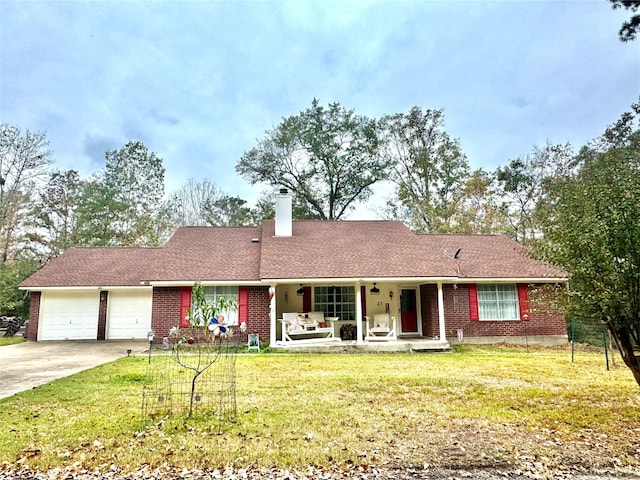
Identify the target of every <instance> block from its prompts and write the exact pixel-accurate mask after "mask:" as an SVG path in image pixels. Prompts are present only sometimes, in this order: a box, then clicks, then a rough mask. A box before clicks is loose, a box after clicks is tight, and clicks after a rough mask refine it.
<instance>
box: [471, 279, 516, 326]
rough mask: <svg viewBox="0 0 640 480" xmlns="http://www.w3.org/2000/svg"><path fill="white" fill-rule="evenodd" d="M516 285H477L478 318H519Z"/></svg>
mask: <svg viewBox="0 0 640 480" xmlns="http://www.w3.org/2000/svg"><path fill="white" fill-rule="evenodd" d="M518 312H519V308H518V289H517V288H516V285H509V284H507V285H503V284H490V285H482V284H481V285H478V313H479V315H480V320H519V318H520V315H519V313H518Z"/></svg>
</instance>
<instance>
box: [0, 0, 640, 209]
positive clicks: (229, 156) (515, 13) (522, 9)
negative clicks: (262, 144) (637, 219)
mask: <svg viewBox="0 0 640 480" xmlns="http://www.w3.org/2000/svg"><path fill="white" fill-rule="evenodd" d="M628 16H629V12H626V11H621V10H616V11H614V10H613V9H612V8H611V6H610V3H609V2H608V1H606V0H589V1H579V0H537V1H524V0H509V1H507V0H494V1H483V2H481V1H455V0H453V1H428V0H423V1H418V0H413V1H411V0H409V1H367V2H365V1H341V2H338V1H302V0H300V1H275V0H263V1H134V0H130V1H127V0H119V1H93V0H82V1H81V0H76V1H46V2H41V1H31V0H27V1H17V0H2V1H1V2H0V121H2V122H6V123H9V124H12V125H16V126H18V127H20V128H22V129H29V130H32V131H45V132H46V134H47V138H48V139H49V141H50V147H51V149H52V151H53V157H54V159H55V166H56V167H57V168H59V169H61V170H66V169H70V168H74V169H76V170H78V171H79V172H80V174H81V175H82V176H84V177H87V176H89V175H90V174H92V173H93V172H95V171H97V170H99V169H100V168H102V167H103V165H104V152H105V151H106V150H113V149H119V148H121V147H122V146H123V145H124V144H125V143H126V142H127V141H129V140H141V141H143V142H144V143H145V144H146V145H147V146H148V147H149V149H150V150H152V151H154V152H156V153H157V154H158V155H159V156H160V157H161V158H163V160H164V165H165V168H166V172H167V173H166V178H167V191H168V192H170V191H173V190H175V189H177V188H179V187H180V186H181V185H182V184H184V183H185V182H186V181H187V179H189V178H194V179H196V180H203V179H208V180H210V181H213V182H215V183H216V184H217V185H218V186H219V187H220V188H221V189H222V190H223V191H225V192H226V193H228V194H230V195H238V196H240V197H243V198H245V199H249V200H251V199H253V198H255V196H256V194H257V191H258V190H259V189H261V188H262V187H260V186H257V187H252V186H251V185H249V184H248V183H247V182H246V181H245V180H243V179H242V178H240V177H239V176H238V175H237V174H236V173H235V165H236V162H237V161H238V159H239V158H240V157H241V156H242V154H243V153H244V152H245V151H247V150H249V149H250V148H252V147H253V146H254V145H255V144H256V141H257V140H258V139H260V138H262V137H263V136H264V133H265V131H266V130H267V129H270V128H272V127H274V126H275V125H277V124H278V123H279V122H280V121H281V119H282V118H283V117H285V116H289V115H293V114H297V113H298V112H300V111H301V110H304V109H305V108H307V107H308V106H310V104H311V101H312V99H313V98H314V97H316V98H318V99H319V100H320V102H321V103H322V104H324V105H326V104H328V103H329V102H336V101H337V102H340V103H341V104H342V105H343V106H344V107H346V108H349V109H354V110H355V111H356V113H358V114H362V115H367V116H370V117H378V116H381V115H384V114H392V113H398V112H407V111H408V110H409V109H410V108H411V107H412V106H414V105H418V106H420V107H422V108H423V109H427V108H433V109H436V108H443V109H444V111H445V122H446V125H445V128H446V130H447V132H448V133H449V134H450V135H451V136H453V137H456V138H459V139H460V143H461V146H462V149H463V151H464V152H465V153H466V154H467V157H468V159H469V162H470V164H471V166H472V167H473V168H480V167H482V168H484V169H486V170H493V169H495V168H496V167H497V166H501V165H506V164H507V163H508V162H509V160H510V159H512V158H515V157H517V156H522V155H526V154H527V153H530V152H531V151H532V149H533V147H534V146H544V145H545V144H546V143H547V142H551V143H565V142H570V143H572V144H573V145H574V146H575V147H579V146H581V145H582V144H584V143H585V142H587V141H588V140H590V139H592V138H594V137H596V136H597V135H599V134H600V133H601V132H602V131H603V129H604V128H605V127H606V125H608V124H611V123H612V122H614V121H615V120H616V119H617V118H618V116H619V115H620V114H621V113H622V112H623V111H625V110H628V108H629V106H630V105H631V103H633V102H634V101H636V100H637V99H638V95H639V94H640V42H639V41H638V40H636V41H635V42H633V43H622V42H620V41H619V40H618V34H617V32H618V29H619V28H620V25H621V23H622V22H623V21H624V20H625V19H626V18H628ZM361 212H362V210H361ZM371 213H372V212H371ZM360 215H361V216H362V213H361V214H360ZM364 216H365V217H366V216H369V217H373V216H374V215H373V213H372V214H369V215H367V214H364Z"/></svg>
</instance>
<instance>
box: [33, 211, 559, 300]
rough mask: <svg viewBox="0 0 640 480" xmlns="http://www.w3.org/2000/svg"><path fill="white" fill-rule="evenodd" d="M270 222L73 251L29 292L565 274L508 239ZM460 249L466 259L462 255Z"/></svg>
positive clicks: (382, 226)
mask: <svg viewBox="0 0 640 480" xmlns="http://www.w3.org/2000/svg"><path fill="white" fill-rule="evenodd" d="M274 232H275V226H274V222H273V221H267V222H265V223H264V224H263V226H262V227H180V228H178V230H177V231H176V232H175V234H174V235H173V237H172V238H171V239H170V240H169V241H168V242H167V244H166V245H165V246H164V247H160V248H117V247H116V248H113V247H101V248H81V247H77V248H71V249H69V250H68V251H67V252H65V253H64V254H63V255H61V256H60V257H58V258H55V259H53V260H51V261H50V262H49V263H48V264H47V265H45V266H44V267H43V268H42V269H40V270H39V271H38V272H36V273H35V274H34V275H32V276H31V277H29V278H28V279H27V280H25V281H24V282H23V283H22V284H21V287H22V288H26V289H37V288H43V287H74V286H137V285H140V284H141V283H142V282H146V281H149V282H152V283H154V282H162V283H165V284H171V283H175V284H180V283H189V282H193V281H203V282H236V283H237V284H243V283H245V284H246V283H256V282H260V281H263V280H264V281H269V280H286V279H296V280H313V279H318V280H319V279H341V278H344V279H354V278H365V279H371V278H380V279H384V278H403V279H410V278H415V279H429V278H440V279H447V278H451V279H456V278H460V279H461V280H462V279H465V278H467V279H487V280H490V279H516V278H517V279H526V278H530V279H532V280H544V279H549V280H550V281H551V280H557V279H564V278H566V274H565V273H564V272H562V271H561V270H558V269H556V268H552V267H549V266H547V265H544V264H542V263H540V262H538V261H535V260H533V259H531V258H530V257H528V256H527V254H526V251H525V249H524V248H523V247H522V246H520V245H519V244H518V243H516V242H514V241H513V240H511V239H509V238H508V237H507V236H505V235H430V234H416V233H413V232H412V231H411V230H409V229H408V228H407V227H406V226H405V225H404V224H402V223H401V222H394V221H381V220H380V221H333V222H326V221H296V222H293V235H292V236H291V237H276V236H275V234H274ZM458 249H460V253H459V257H458V259H457V260H454V259H453V258H452V257H453V255H454V253H455V252H456V251H457V250H458Z"/></svg>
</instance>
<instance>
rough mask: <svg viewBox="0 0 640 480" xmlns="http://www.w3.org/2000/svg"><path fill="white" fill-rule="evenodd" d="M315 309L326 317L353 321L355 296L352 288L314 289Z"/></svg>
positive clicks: (354, 316)
mask: <svg viewBox="0 0 640 480" xmlns="http://www.w3.org/2000/svg"><path fill="white" fill-rule="evenodd" d="M314 294H315V295H314V304H315V309H316V310H318V311H320V312H324V314H325V315H326V316H327V317H340V320H355V318H356V294H355V291H354V288H353V287H315V288H314Z"/></svg>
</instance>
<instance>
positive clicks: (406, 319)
mask: <svg viewBox="0 0 640 480" xmlns="http://www.w3.org/2000/svg"><path fill="white" fill-rule="evenodd" d="M416 297H417V295H416V289H415V288H403V289H401V290H400V325H401V327H402V331H401V333H418V305H417V302H416Z"/></svg>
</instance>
